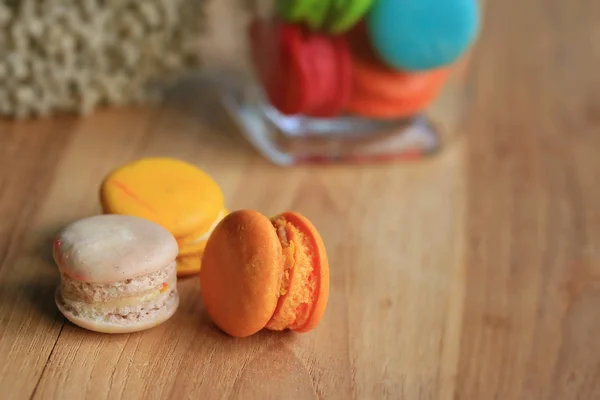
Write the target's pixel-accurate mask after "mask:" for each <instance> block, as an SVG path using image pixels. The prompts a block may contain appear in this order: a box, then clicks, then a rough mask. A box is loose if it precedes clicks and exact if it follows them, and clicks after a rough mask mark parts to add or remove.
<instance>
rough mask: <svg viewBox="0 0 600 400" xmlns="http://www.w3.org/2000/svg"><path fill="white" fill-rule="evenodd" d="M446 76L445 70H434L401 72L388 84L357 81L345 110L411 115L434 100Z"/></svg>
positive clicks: (375, 115)
mask: <svg viewBox="0 0 600 400" xmlns="http://www.w3.org/2000/svg"><path fill="white" fill-rule="evenodd" d="M447 78H448V72H447V71H445V70H439V71H438V70H436V71H432V72H424V73H421V74H419V75H415V73H412V74H402V76H399V77H398V78H397V79H396V80H395V81H393V82H391V83H390V85H389V86H388V87H378V86H377V85H373V86H372V87H369V86H367V85H361V83H360V81H357V82H355V86H354V88H353V92H352V96H351V98H350V101H349V102H348V107H347V109H348V110H349V111H351V112H352V113H354V114H357V115H362V116H365V117H373V118H401V117H407V116H411V115H414V114H417V113H419V112H421V111H423V110H425V109H426V108H427V107H429V106H430V105H431V104H433V103H434V102H435V100H436V99H437V97H438V95H439V93H440V92H441V90H442V88H443V86H444V84H445V82H446V80H447ZM392 83H393V84H392Z"/></svg>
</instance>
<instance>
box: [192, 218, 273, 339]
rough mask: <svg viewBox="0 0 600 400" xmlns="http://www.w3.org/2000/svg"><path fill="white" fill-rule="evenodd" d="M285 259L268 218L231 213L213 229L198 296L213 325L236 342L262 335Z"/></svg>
mask: <svg viewBox="0 0 600 400" xmlns="http://www.w3.org/2000/svg"><path fill="white" fill-rule="evenodd" d="M282 272H283V255H282V249H281V244H280V242H279V239H278V237H277V234H276V232H275V229H273V225H272V224H271V221H269V219H268V218H266V217H265V216H263V215H262V214H260V213H258V212H255V211H250V210H238V211H234V212H232V213H231V214H229V215H228V216H226V217H225V218H224V219H223V220H222V221H221V222H220V223H219V225H217V227H216V228H215V230H214V231H213V233H212V234H211V236H210V238H209V239H208V243H207V245H206V249H205V251H204V256H203V259H202V269H201V271H200V283H201V294H202V299H203V301H204V305H205V307H206V310H207V312H208V314H209V316H210V317H211V319H212V320H213V322H214V323H215V324H216V325H217V326H218V327H219V328H220V329H221V330H223V331H224V332H226V333H228V334H229V335H231V336H234V337H245V336H249V335H252V334H254V333H256V332H258V331H260V330H261V329H262V328H263V327H264V326H265V325H266V324H267V322H268V321H269V319H270V318H271V316H272V315H273V312H274V310H275V307H276V306H277V298H278V293H279V286H280V282H281V274H282Z"/></svg>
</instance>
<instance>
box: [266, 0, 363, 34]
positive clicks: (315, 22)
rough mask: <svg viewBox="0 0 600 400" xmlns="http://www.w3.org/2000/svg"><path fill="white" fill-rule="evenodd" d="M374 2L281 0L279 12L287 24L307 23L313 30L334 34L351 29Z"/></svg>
mask: <svg viewBox="0 0 600 400" xmlns="http://www.w3.org/2000/svg"><path fill="white" fill-rule="evenodd" d="M373 2H374V0H279V1H278V2H277V11H278V14H279V16H280V17H281V18H283V19H284V20H286V21H287V22H301V23H305V24H306V25H307V26H308V27H309V28H310V29H311V30H318V31H325V32H328V33H332V34H340V33H344V32H346V31H347V30H349V29H351V28H352V27H353V26H354V25H356V23H358V21H360V20H361V19H362V17H363V16H364V15H365V14H366V13H367V11H368V10H369V9H370V8H371V6H372V4H373Z"/></svg>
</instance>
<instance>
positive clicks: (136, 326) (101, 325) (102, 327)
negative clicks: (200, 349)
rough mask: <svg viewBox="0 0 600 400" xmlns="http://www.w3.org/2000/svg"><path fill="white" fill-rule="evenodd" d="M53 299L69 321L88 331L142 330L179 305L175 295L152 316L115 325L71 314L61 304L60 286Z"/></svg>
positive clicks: (123, 331) (151, 326) (173, 312)
mask: <svg viewBox="0 0 600 400" xmlns="http://www.w3.org/2000/svg"><path fill="white" fill-rule="evenodd" d="M54 300H55V303H56V306H57V308H58V310H59V311H60V312H61V314H62V315H64V317H65V318H67V319H68V320H69V321H70V322H71V323H73V324H75V325H77V326H79V327H81V328H84V329H87V330H90V331H94V332H99V333H111V334H119V333H132V332H140V331H143V330H147V329H151V328H154V327H156V326H158V325H160V324H162V323H164V322H166V321H167V320H168V319H169V318H171V317H172V316H173V315H174V314H175V312H176V311H177V308H178V307H179V296H178V295H177V296H176V297H175V299H174V302H172V303H171V304H170V305H169V306H168V307H165V308H164V309H162V310H160V311H159V312H157V314H156V315H155V316H154V318H152V319H149V320H144V321H142V322H138V323H130V324H127V325H125V324H123V325H117V324H113V323H109V322H104V321H94V320H92V319H87V318H85V317H82V316H81V315H75V314H73V313H72V312H70V311H69V310H67V309H66V308H65V307H64V306H63V305H62V304H63V301H62V299H61V296H60V287H58V288H56V291H55V294H54Z"/></svg>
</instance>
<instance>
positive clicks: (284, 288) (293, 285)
mask: <svg viewBox="0 0 600 400" xmlns="http://www.w3.org/2000/svg"><path fill="white" fill-rule="evenodd" d="M272 223H273V226H274V227H275V229H276V232H277V237H278V238H279V241H280V242H281V246H282V250H283V256H284V266H283V273H282V277H281V284H280V289H279V299H278V302H277V306H276V308H275V311H274V313H273V316H272V317H271V319H270V320H269V322H268V323H267V325H266V328H267V329H271V330H284V329H300V328H302V327H303V326H304V325H305V324H306V323H307V321H308V320H309V318H310V315H311V313H312V310H313V305H314V304H315V302H316V297H317V294H318V278H317V277H318V272H319V271H318V270H317V268H315V265H314V263H313V260H312V258H313V257H312V256H311V254H312V246H311V244H310V243H309V240H308V238H307V236H306V235H305V234H304V233H303V232H302V231H301V230H300V229H298V227H297V226H295V225H294V224H292V223H291V222H290V221H288V220H287V219H286V218H285V216H284V215H280V216H277V217H275V218H274V219H273V220H272Z"/></svg>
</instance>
